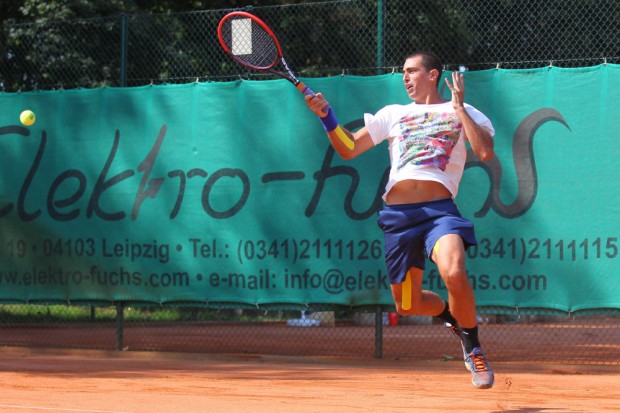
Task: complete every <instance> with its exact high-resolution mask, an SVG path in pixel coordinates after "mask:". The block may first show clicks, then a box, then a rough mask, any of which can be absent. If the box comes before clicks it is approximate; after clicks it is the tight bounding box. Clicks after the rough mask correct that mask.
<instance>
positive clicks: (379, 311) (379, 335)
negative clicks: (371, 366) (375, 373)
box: [375, 305, 383, 359]
mask: <svg viewBox="0 0 620 413" xmlns="http://www.w3.org/2000/svg"><path fill="white" fill-rule="evenodd" d="M375 358H378V359H380V358H383V308H382V307H381V305H378V306H377V307H376V308H375Z"/></svg>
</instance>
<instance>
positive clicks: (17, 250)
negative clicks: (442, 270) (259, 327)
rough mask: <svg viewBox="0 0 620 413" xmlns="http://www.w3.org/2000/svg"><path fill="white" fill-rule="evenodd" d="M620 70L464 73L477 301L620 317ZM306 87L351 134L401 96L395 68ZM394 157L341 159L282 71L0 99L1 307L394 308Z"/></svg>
mask: <svg viewBox="0 0 620 413" xmlns="http://www.w3.org/2000/svg"><path fill="white" fill-rule="evenodd" d="M619 69H620V66H616V65H610V64H607V65H601V66H596V67H588V68H558V67H547V68H540V69H531V70H503V69H499V70H486V71H476V72H466V73H465V80H466V101H467V102H469V103H470V104H472V105H474V106H475V107H476V108H478V109H479V110H481V111H482V112H484V113H485V114H486V115H487V116H488V117H489V118H490V119H491V121H492V122H493V125H494V127H495V130H496V135H495V157H494V158H493V159H491V160H490V161H489V162H487V163H481V162H480V161H479V160H477V159H476V158H474V157H469V158H468V162H467V165H466V170H465V172H464V175H463V180H462V183H461V187H460V191H459V195H458V196H457V198H456V202H457V204H458V206H459V208H460V210H461V212H462V213H463V215H464V216H466V217H467V218H469V219H471V220H472V221H473V223H474V224H475V227H476V234H477V238H478V242H479V244H478V245H477V246H476V247H473V248H471V249H470V250H469V251H468V252H467V271H468V275H469V278H470V281H471V283H472V285H473V286H474V288H475V292H476V298H477V305H478V306H508V307H515V306H516V307H522V308H524V307H539V308H549V309H556V310H563V311H578V310H584V309H600V308H620V264H619V263H620V259H619V257H618V255H619V254H620V251H619V249H620V223H619V222H620V207H619V203H618V194H619V193H620V169H619V168H618V167H617V163H618V157H619V156H620V149H619V142H620V133H619V132H618V119H620V110H619V109H618V102H620V82H618V81H617V79H618V78H619V75H620V70H619ZM304 81H305V82H306V83H307V84H308V85H309V86H310V87H311V88H312V89H313V90H315V91H321V92H323V93H324V94H325V96H326V97H327V98H328V100H329V101H330V103H331V105H332V107H333V108H334V111H335V113H336V114H337V116H338V119H339V121H340V123H341V124H343V125H345V126H347V127H348V128H349V129H351V130H356V129H357V128H359V127H361V126H362V119H363V114H364V113H374V112H376V111H377V110H379V109H380V108H381V107H383V106H385V105H387V104H393V103H408V102H409V100H408V97H407V95H406V93H405V91H404V87H403V83H402V78H401V76H400V75H398V74H387V75H381V76H373V77H353V76H337V77H333V78H321V79H304ZM441 92H442V94H443V96H444V97H449V90H447V88H443V87H442V90H441ZM26 109H29V110H32V111H33V112H34V113H35V114H36V122H35V123H34V124H33V125H32V126H24V125H22V124H21V123H20V122H19V115H20V113H21V112H22V111H23V110H26ZM388 158H389V156H388V152H387V146H386V144H385V143H384V144H381V145H379V146H377V147H376V148H374V149H373V150H370V151H368V152H366V153H365V154H363V155H361V156H360V157H358V158H356V159H354V160H350V161H345V160H342V159H341V158H340V157H339V156H338V155H337V154H335V153H334V151H333V150H332V149H331V148H330V146H329V143H328V139H327V136H326V135H325V132H324V130H323V127H322V125H321V123H320V122H319V120H318V119H317V118H316V117H315V116H314V115H313V114H312V113H311V112H310V111H309V110H308V109H307V108H306V106H305V103H304V99H303V96H302V95H301V94H300V93H299V92H298V91H297V90H296V88H294V87H292V86H291V85H290V83H288V82H286V81H284V80H265V81H248V80H240V81H236V82H222V83H217V82H216V83H194V84H183V85H161V86H145V87H135V88H99V89H88V90H86V89H76V90H57V91H40V92H28V93H14V94H7V93H3V94H0V300H1V301H3V302H46V301H47V302H49V301H65V302H77V301H118V300H123V301H132V302H151V303H171V302H174V303H180V302H186V303H190V302H195V303H241V304H256V305H264V304H276V303H277V304H282V303H288V304H304V303H305V304H337V305H348V306H358V305H370V304H385V305H390V304H392V298H391V292H390V288H389V282H388V278H387V274H386V268H385V263H384V256H383V235H382V233H381V231H380V229H379V228H378V226H377V222H376V219H377V211H378V210H380V209H381V208H382V200H381V195H382V193H383V189H384V185H385V182H386V177H387V175H386V173H387V170H388V168H389V159H388ZM423 288H426V289H431V290H434V291H437V292H438V293H440V294H441V295H443V296H446V294H447V291H446V288H445V285H444V283H443V282H442V280H441V277H440V275H439V273H438V271H437V268H436V267H435V266H434V264H432V263H430V262H429V263H428V265H427V268H426V273H425V277H424V284H423Z"/></svg>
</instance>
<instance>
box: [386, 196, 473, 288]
mask: <svg viewBox="0 0 620 413" xmlns="http://www.w3.org/2000/svg"><path fill="white" fill-rule="evenodd" d="M378 224H379V227H380V228H381V229H382V230H383V236H384V238H385V262H386V264H387V271H388V277H389V279H390V283H391V284H399V283H401V282H403V281H404V280H405V275H406V274H407V271H409V269H410V268H411V267H416V268H420V269H424V268H425V262H426V257H429V259H430V257H431V254H432V252H433V248H434V247H435V244H436V243H437V241H438V240H439V238H441V237H442V236H444V235H446V234H458V235H460V236H461V238H462V239H463V244H464V245H465V249H466V250H467V248H469V247H470V246H471V245H476V244H477V241H476V235H475V233H474V224H473V223H472V222H471V221H469V220H467V219H465V218H463V217H462V216H461V213H460V212H459V210H458V209H457V207H456V205H455V204H454V201H453V200H452V199H451V198H442V199H437V200H434V201H430V202H421V203H417V204H401V205H385V206H384V208H383V210H381V211H379V218H378Z"/></svg>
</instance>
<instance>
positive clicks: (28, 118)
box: [19, 110, 37, 126]
mask: <svg viewBox="0 0 620 413" xmlns="http://www.w3.org/2000/svg"><path fill="white" fill-rule="evenodd" d="M36 119H37V118H36V116H34V112H33V111H31V110H25V111H23V112H22V113H21V115H19V121H20V122H21V123H22V124H24V125H26V126H31V125H32V124H34V121H35V120H36Z"/></svg>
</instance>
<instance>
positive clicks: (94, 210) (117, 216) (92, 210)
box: [86, 129, 135, 221]
mask: <svg viewBox="0 0 620 413" xmlns="http://www.w3.org/2000/svg"><path fill="white" fill-rule="evenodd" d="M119 140H120V132H119V131H118V129H117V130H116V133H115V134H114V143H113V144H112V149H111V150H110V154H109V155H108V159H107V160H106V163H105V165H104V167H103V170H102V171H101V174H99V177H98V178H97V183H96V184H95V188H94V189H93V193H92V194H91V196H90V200H89V201H88V209H87V210H86V216H87V217H88V218H91V217H92V216H93V214H97V216H99V217H100V218H102V219H104V220H107V221H118V220H121V219H123V218H125V215H126V214H125V213H124V212H122V211H117V212H105V211H104V210H103V209H102V208H101V207H100V206H99V199H100V198H101V196H102V195H103V193H104V192H105V191H107V190H108V189H110V188H111V187H112V186H114V185H116V184H118V183H119V182H121V181H124V180H125V179H127V178H129V177H131V176H133V175H134V174H135V172H134V171H132V170H129V169H128V170H125V171H123V172H121V173H119V174H116V175H115V176H113V177H112V178H110V179H108V180H106V175H107V174H108V171H109V170H110V165H112V161H113V160H114V156H115V155H116V151H117V150H118V142H119Z"/></svg>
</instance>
